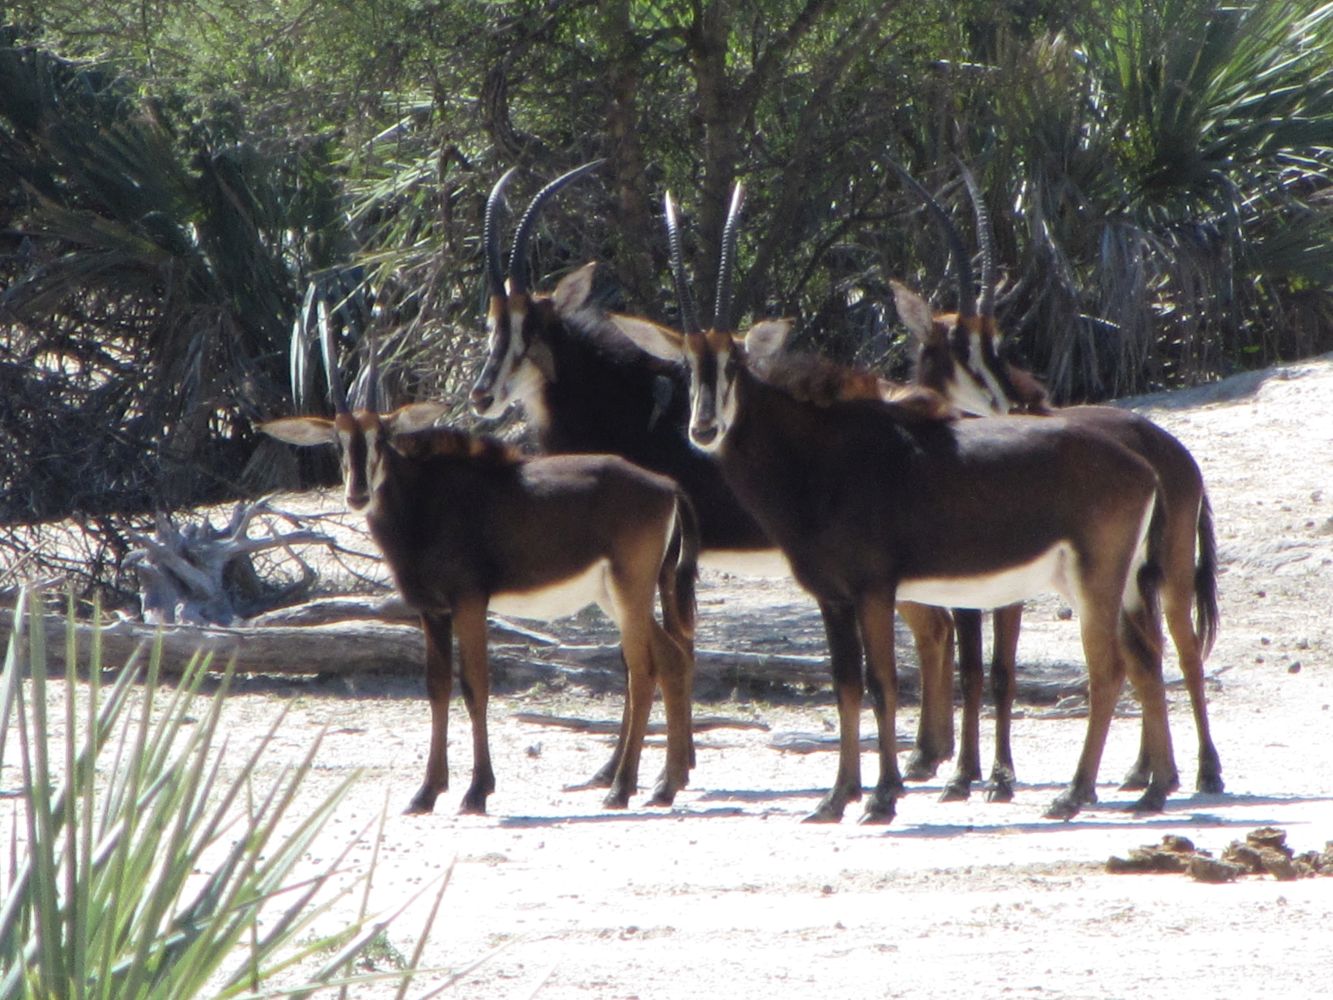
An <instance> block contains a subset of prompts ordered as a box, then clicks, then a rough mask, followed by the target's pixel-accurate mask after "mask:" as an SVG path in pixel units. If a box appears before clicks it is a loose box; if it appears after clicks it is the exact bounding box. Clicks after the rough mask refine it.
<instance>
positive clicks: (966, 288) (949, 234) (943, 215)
mask: <svg viewBox="0 0 1333 1000" xmlns="http://www.w3.org/2000/svg"><path fill="white" fill-rule="evenodd" d="M889 163H890V164H892V166H893V169H894V170H896V171H898V173H899V175H900V176H901V177H902V179H903V180H904V181H906V182H907V186H908V187H910V188H911V189H912V190H913V191H915V192H916V193H917V195H918V196H919V197H920V198H921V200H922V201H923V202H925V204H926V208H928V209H930V212H931V214H932V215H934V216H935V220H936V221H937V222H938V223H939V224H940V228H942V229H943V230H944V237H945V239H946V240H947V241H948V243H949V255H950V256H951V257H952V258H953V267H954V271H955V272H957V274H958V315H959V316H965V317H966V316H975V315H976V314H977V292H976V287H975V285H974V283H973V278H972V256H971V254H969V253H968V252H967V245H966V244H965V243H964V242H963V237H962V236H961V235H959V232H958V227H957V226H955V225H954V224H953V220H952V219H951V218H949V213H948V212H946V211H945V210H944V206H943V205H941V204H940V203H939V201H938V200H937V199H936V198H935V196H934V195H933V194H931V193H930V192H929V191H927V190H926V189H925V188H924V187H923V186H922V185H921V182H920V181H918V180H917V179H916V178H915V177H913V176H912V175H911V174H909V173H908V172H907V170H906V168H904V167H903V166H902V165H901V164H899V163H897V162H896V161H894V160H892V159H890V160H889Z"/></svg>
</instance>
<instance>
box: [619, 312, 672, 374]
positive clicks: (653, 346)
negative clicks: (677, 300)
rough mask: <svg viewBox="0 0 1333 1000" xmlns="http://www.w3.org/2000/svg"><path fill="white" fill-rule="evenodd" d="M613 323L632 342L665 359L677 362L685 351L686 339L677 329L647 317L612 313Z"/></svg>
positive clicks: (643, 349)
mask: <svg viewBox="0 0 1333 1000" xmlns="http://www.w3.org/2000/svg"><path fill="white" fill-rule="evenodd" d="M608 318H609V319H610V320H611V324H612V325H613V326H614V327H615V328H616V330H617V331H619V333H620V335H621V336H622V337H624V338H625V339H626V340H628V341H629V342H630V343H631V344H633V345H634V346H635V347H637V348H638V349H639V350H641V351H643V352H644V353H645V354H651V355H652V356H653V357H655V358H661V359H662V360H663V361H671V362H677V361H680V359H681V356H682V355H683V354H684V353H685V341H684V339H683V338H682V337H681V335H680V334H678V333H677V332H676V331H675V330H671V329H668V328H667V327H665V326H658V325H657V324H656V323H653V322H651V321H649V320H646V319H639V318H637V317H635V316H622V315H620V314H619V313H612V314H611V315H610V316H609V317H608Z"/></svg>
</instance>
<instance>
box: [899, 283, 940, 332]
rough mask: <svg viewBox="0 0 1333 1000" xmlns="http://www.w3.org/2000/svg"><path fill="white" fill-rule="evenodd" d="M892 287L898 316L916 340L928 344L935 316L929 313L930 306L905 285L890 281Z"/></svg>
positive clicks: (933, 327)
mask: <svg viewBox="0 0 1333 1000" xmlns="http://www.w3.org/2000/svg"><path fill="white" fill-rule="evenodd" d="M889 284H890V285H892V286H893V302H894V305H896V306H897V307H898V316H899V317H900V318H901V319H902V321H903V324H904V325H905V326H906V327H907V329H908V330H910V331H911V332H912V335H913V336H914V337H916V339H917V340H919V341H921V343H923V344H925V343H927V342H929V340H930V339H931V336H932V334H933V332H934V329H935V315H934V313H932V312H931V311H930V304H929V303H928V302H926V300H925V299H923V298H922V297H921V296H920V295H918V294H917V293H916V292H914V291H912V290H911V289H910V288H908V287H907V286H906V285H904V284H901V283H899V282H897V281H890V282H889Z"/></svg>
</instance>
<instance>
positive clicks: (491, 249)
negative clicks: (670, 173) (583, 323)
mask: <svg viewBox="0 0 1333 1000" xmlns="http://www.w3.org/2000/svg"><path fill="white" fill-rule="evenodd" d="M603 162H604V161H602V160H594V161H592V162H591V163H585V164H584V165H583V166H581V167H576V168H575V169H573V170H571V171H569V172H568V173H565V174H562V175H560V176H559V177H557V178H556V179H555V180H553V181H551V182H550V183H549V184H547V185H546V186H545V187H544V188H542V189H541V190H540V191H538V192H537V194H536V196H535V197H533V199H532V201H531V202H530V203H529V204H528V207H527V209H526V211H524V213H523V215H522V217H521V218H520V220H519V223H518V228H517V229H516V230H515V231H514V241H513V245H512V246H511V247H510V250H509V261H508V266H507V267H506V266H505V265H503V264H502V263H501V260H500V233H499V226H498V218H497V217H498V215H499V213H500V209H501V207H502V205H503V192H504V188H505V185H506V184H507V183H508V182H509V179H510V177H512V176H513V174H514V169H516V168H511V169H509V170H508V171H506V172H505V174H504V176H502V177H501V178H500V179H499V180H498V181H496V182H495V187H493V188H492V189H491V193H490V196H489V197H488V198H487V199H486V214H485V217H484V221H483V223H482V242H483V244H484V245H485V252H486V282H487V287H488V290H489V296H490V298H489V306H488V310H487V316H486V328H487V336H488V340H489V348H488V351H487V355H486V363H485V365H484V366H483V367H482V370H481V374H480V375H479V376H477V381H476V382H475V383H474V384H473V386H472V394H471V402H472V410H473V412H474V413H476V414H477V416H479V417H499V416H501V415H502V414H503V413H504V411H505V410H506V409H507V408H508V407H509V404H510V403H513V402H515V401H517V400H519V399H523V398H525V397H526V396H529V395H531V394H533V393H535V392H536V391H537V390H538V389H540V387H541V385H542V382H543V381H544V380H550V379H552V378H553V372H552V370H551V364H550V358H549V354H547V353H545V345H544V344H543V343H542V341H541V338H540V336H539V332H538V331H539V325H540V323H541V322H543V319H542V313H543V311H544V310H546V309H550V308H554V310H555V312H556V313H557V314H565V313H568V312H570V311H572V310H575V309H577V308H578V307H579V306H581V305H582V304H583V302H584V300H586V299H587V297H588V292H589V290H590V288H591V285H592V274H593V265H591V264H589V265H587V266H586V267H583V268H581V269H580V270H578V271H575V272H574V273H572V274H570V275H568V276H566V277H565V278H564V279H563V280H562V281H561V282H560V284H559V285H558V286H557V287H556V290H555V292H554V293H553V294H552V295H551V296H549V297H548V296H542V297H538V296H535V295H534V294H533V293H532V291H531V288H530V283H529V281H530V279H529V270H530V267H529V259H528V257H529V253H528V247H529V244H530V243H531V241H532V232H533V230H534V229H535V228H536V223H537V216H538V214H539V213H540V212H541V210H542V207H543V206H544V205H545V204H546V203H547V202H549V201H550V200H551V198H552V197H554V196H555V194H556V193H557V192H558V191H560V190H561V189H562V188H564V187H565V186H567V185H569V184H571V183H573V182H574V181H576V180H578V179H579V178H580V177H583V176H584V175H585V174H589V173H591V172H592V171H593V170H596V169H597V168H598V167H599V166H601V165H602V163H603Z"/></svg>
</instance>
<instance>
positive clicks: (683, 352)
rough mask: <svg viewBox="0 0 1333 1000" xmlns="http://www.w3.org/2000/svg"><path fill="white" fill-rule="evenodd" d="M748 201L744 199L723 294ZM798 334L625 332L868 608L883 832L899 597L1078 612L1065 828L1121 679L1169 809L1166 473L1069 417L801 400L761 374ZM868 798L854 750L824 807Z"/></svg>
mask: <svg viewBox="0 0 1333 1000" xmlns="http://www.w3.org/2000/svg"><path fill="white" fill-rule="evenodd" d="M740 203H741V190H740V188H739V187H738V188H737V191H736V195H735V197H734V198H733V202H732V207H731V212H730V214H729V218H728V222H727V228H726V231H725V236H724V250H723V253H722V261H723V263H722V269H723V276H722V277H721V278H720V279H719V280H721V281H725V280H728V279H727V276H726V268H727V267H728V266H729V262H730V260H731V258H732V256H733V252H732V248H733V246H734V241H735V222H736V217H737V215H738V213H739V208H740ZM682 316H684V317H688V316H689V310H688V309H684V308H682ZM790 326H791V324H790V323H789V322H788V321H783V320H779V321H764V322H760V323H758V324H756V325H755V326H754V327H752V328H751V329H750V330H749V331H748V333H746V334H745V335H744V336H738V335H737V334H735V333H734V332H732V331H731V330H728V329H717V328H714V329H712V330H709V331H707V332H702V331H700V330H699V329H698V326H697V324H694V323H691V322H689V321H688V320H687V322H686V329H685V332H684V333H683V334H677V333H675V332H674V331H670V330H666V329H663V328H660V327H651V326H649V325H646V324H631V325H627V328H626V330H625V333H626V335H627V336H630V337H634V338H637V339H638V342H639V343H640V345H641V346H643V347H644V349H646V350H650V351H653V352H654V353H656V354H658V356H660V357H663V358H680V357H684V358H685V360H686V361H687V363H688V365H689V369H690V401H691V415H690V438H691V440H692V441H693V442H694V444H695V445H696V446H697V447H699V448H700V449H702V450H704V451H707V452H709V453H711V454H713V455H714V456H715V457H716V459H717V461H718V462H719V464H720V466H721V469H722V473H723V475H724V476H725V478H726V480H727V482H728V483H729V484H730V486H731V487H732V489H733V490H734V491H735V493H736V495H737V497H738V498H739V499H740V501H741V503H742V504H743V505H744V506H745V507H746V509H747V510H749V511H750V512H751V513H752V514H753V515H754V516H755V518H756V519H757V520H758V521H759V523H760V524H761V525H763V527H764V528H765V530H766V531H767V532H768V533H769V535H770V536H771V537H773V538H774V539H775V540H776V541H777V542H778V544H779V545H780V546H781V547H782V549H783V551H784V553H785V554H786V556H787V559H788V561H789V562H790V563H791V567H792V571H793V573H794V574H795V576H796V579H797V581H798V582H799V583H800V584H801V585H802V586H803V587H805V589H807V590H808V591H810V592H811V593H812V594H814V595H815V596H816V598H818V599H819V600H820V601H825V602H835V603H838V604H840V605H842V606H850V607H851V608H853V609H854V613H855V616H856V620H857V624H858V625H859V626H860V633H861V637H862V639H863V641H864V645H865V653H866V659H867V661H868V663H869V667H870V669H869V671H868V674H869V677H868V679H869V681H870V688H871V692H872V695H873V697H874V702H875V709H876V716H877V718H878V721H879V737H880V739H879V744H880V747H879V756H880V776H879V780H878V782H877V783H876V785H875V788H874V791H873V792H872V794H871V797H870V801H869V802H868V804H867V807H866V812H867V815H868V817H870V818H872V819H878V820H889V819H891V818H892V817H893V815H894V810H895V800H896V799H897V798H898V796H899V795H900V794H901V792H902V779H901V776H900V774H899V771H898V764H897V759H896V755H895V753H894V745H893V732H894V716H895V713H896V707H897V698H896V669H895V663H894V648H893V637H892V631H891V622H892V610H893V606H894V602H895V601H897V600H899V599H903V600H913V601H920V602H922V603H927V604H932V605H936V606H940V607H960V606H961V607H974V608H991V607H998V606H1002V605H1005V604H1009V603H1012V602H1014V601H1016V600H1021V599H1023V598H1025V597H1027V596H1030V595H1033V594H1036V593H1040V592H1043V591H1047V590H1055V591H1058V592H1060V593H1061V594H1063V595H1064V597H1065V598H1066V599H1067V600H1069V601H1070V602H1071V604H1073V606H1074V608H1075V609H1076V610H1077V612H1078V615H1079V624H1080V628H1081V631H1082V638H1083V649H1084V655H1085V657H1086V659H1087V665H1088V675H1089V683H1088V687H1089V701H1090V710H1089V716H1088V729H1087V734H1086V738H1085V742H1084V746H1083V751H1082V754H1081V755H1080V757H1079V761H1078V765H1077V768H1076V770H1075V772H1074V777H1073V779H1072V781H1071V783H1070V784H1069V786H1068V787H1067V788H1066V789H1065V790H1064V791H1063V792H1062V793H1061V794H1060V795H1059V796H1058V797H1057V798H1056V799H1055V801H1054V802H1053V803H1052V804H1051V806H1050V808H1049V810H1048V815H1049V816H1052V817H1057V818H1068V817H1070V816H1073V815H1074V814H1075V813H1076V812H1077V811H1078V810H1079V808H1080V807H1081V806H1082V805H1083V804H1084V803H1088V802H1092V801H1095V799H1096V791H1095V782H1096V777H1097V770H1098V765H1099V763H1100V759H1101V753H1102V748H1103V746H1104V744H1105V739H1106V734H1107V730H1108V727H1109V725H1110V721H1111V716H1112V714H1113V712H1114V709H1115V702H1116V698H1117V697H1118V694H1119V691H1120V688H1121V685H1122V684H1123V681H1124V676H1125V673H1126V669H1128V672H1129V674H1130V676H1131V678H1132V680H1133V681H1134V684H1135V687H1136V688H1137V689H1138V692H1139V696H1140V699H1141V701H1142V703H1143V706H1144V708H1143V711H1144V720H1145V726H1146V730H1147V732H1148V734H1149V754H1150V760H1151V767H1152V771H1151V775H1150V780H1149V783H1148V787H1147V789H1146V790H1145V792H1144V794H1143V796H1142V798H1141V799H1140V800H1139V802H1138V808H1140V809H1143V810H1156V809H1160V808H1162V806H1163V804H1164V802H1165V799H1166V796H1167V795H1168V794H1169V792H1170V791H1171V790H1172V789H1174V788H1175V787H1177V785H1178V775H1177V772H1176V768H1175V762H1174V759H1173V754H1172V750H1171V737H1170V733H1169V730H1168V726H1167V713H1166V693H1165V689H1164V687H1163V684H1162V676H1161V631H1160V628H1161V626H1160V621H1159V616H1158V612H1157V607H1156V585H1157V575H1158V570H1157V566H1156V556H1157V548H1158V546H1159V545H1160V541H1161V538H1160V518H1159V516H1158V512H1157V484H1156V476H1155V475H1154V473H1153V471H1152V468H1151V467H1150V466H1149V465H1148V464H1147V463H1146V462H1145V461H1143V459H1141V458H1139V457H1138V456H1137V455H1135V454H1133V453H1132V452H1130V451H1129V450H1128V449H1126V448H1124V447H1122V446H1120V445H1118V444H1116V443H1115V442H1114V441H1111V440H1110V439H1108V438H1106V437H1104V436H1103V435H1101V434H1099V433H1097V432H1095V431H1093V430H1091V429H1089V428H1086V427H1082V426H1080V425H1079V424H1078V423H1077V422H1075V421H1069V420H1066V419H1064V418H1062V417H1060V416H1052V417H1026V416H1015V417H1000V418H982V419H975V420H932V419H924V418H922V417H921V416H920V415H919V414H918V413H915V412H912V411H907V412H904V411H903V410H902V409H901V408H898V407H894V406H892V405H889V404H885V403H883V402H880V401H878V400H862V399H852V400H831V401H827V402H824V403H822V404H821V403H819V402H814V401H809V400H802V399H800V398H797V396H795V395H793V394H792V393H791V392H790V391H787V390H785V389H783V388H781V387H779V386H777V385H774V384H772V383H769V382H766V381H764V380H762V379H760V378H759V377H757V376H756V374H755V372H754V370H753V366H754V365H755V364H756V362H757V360H758V359H759V358H762V357H764V356H767V355H770V354H773V353H774V352H776V351H777V350H779V349H780V348H781V346H782V342H783V341H784V340H785V338H786V336H787V334H788V332H789V331H790ZM859 695H860V691H859V687H858V686H852V685H847V686H840V688H839V696H840V701H839V716H840V721H841V742H842V745H843V747H844V749H846V748H849V747H850V748H854V747H855V746H856V745H857V742H858V738H859V737H858V728H859V720H860V698H859ZM860 791H861V782H860V773H859V758H858V757H857V755H856V754H855V753H844V754H843V756H842V758H841V762H840V765H839V772H838V776H837V780H836V782H835V785H834V787H833V788H832V790H830V792H829V793H828V794H827V796H826V797H825V799H824V802H823V803H822V804H821V809H822V810H824V811H826V812H827V813H829V814H831V815H837V814H839V813H840V812H841V811H842V809H843V806H844V804H845V803H846V801H847V800H848V799H850V798H854V797H856V796H858V795H859V794H860Z"/></svg>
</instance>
